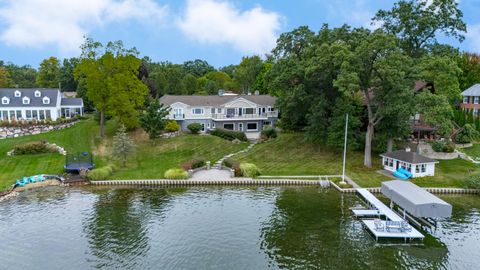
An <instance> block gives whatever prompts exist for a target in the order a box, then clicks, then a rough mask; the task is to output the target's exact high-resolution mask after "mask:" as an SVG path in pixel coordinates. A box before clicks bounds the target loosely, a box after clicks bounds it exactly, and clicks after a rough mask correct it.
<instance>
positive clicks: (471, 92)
mask: <svg viewBox="0 0 480 270" xmlns="http://www.w3.org/2000/svg"><path fill="white" fill-rule="evenodd" d="M462 96H480V83H477V84H474V85H472V86H471V87H470V88H468V89H467V90H465V91H463V92H462Z"/></svg>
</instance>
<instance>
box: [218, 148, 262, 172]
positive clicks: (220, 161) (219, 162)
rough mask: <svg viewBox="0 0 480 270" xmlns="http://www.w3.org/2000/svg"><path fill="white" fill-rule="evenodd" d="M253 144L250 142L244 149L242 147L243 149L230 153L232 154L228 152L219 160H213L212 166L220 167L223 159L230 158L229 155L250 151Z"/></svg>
mask: <svg viewBox="0 0 480 270" xmlns="http://www.w3.org/2000/svg"><path fill="white" fill-rule="evenodd" d="M254 145H255V143H251V144H249V145H248V147H247V148H245V149H243V150H240V151H238V152H235V153H232V154H228V155H226V156H224V157H222V158H221V159H220V160H218V161H217V162H215V166H214V167H215V168H220V167H221V166H222V163H223V161H224V160H225V159H227V158H231V157H233V156H235V155H238V154H241V153H245V152H248V151H250V149H252V148H253V146H254Z"/></svg>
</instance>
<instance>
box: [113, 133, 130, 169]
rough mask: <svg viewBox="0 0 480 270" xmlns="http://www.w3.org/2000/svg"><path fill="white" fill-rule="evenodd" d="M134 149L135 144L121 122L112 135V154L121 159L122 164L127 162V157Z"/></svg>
mask: <svg viewBox="0 0 480 270" xmlns="http://www.w3.org/2000/svg"><path fill="white" fill-rule="evenodd" d="M134 151H135V144H134V142H133V140H132V139H130V137H128V134H127V129H126V128H125V126H124V125H123V124H122V125H120V128H119V129H118V130H117V133H116V134H115V136H114V137H113V154H114V156H115V157H117V158H118V159H120V160H121V161H122V166H123V167H125V165H126V164H127V157H128V156H129V155H130V154H132V153H133V152H134Z"/></svg>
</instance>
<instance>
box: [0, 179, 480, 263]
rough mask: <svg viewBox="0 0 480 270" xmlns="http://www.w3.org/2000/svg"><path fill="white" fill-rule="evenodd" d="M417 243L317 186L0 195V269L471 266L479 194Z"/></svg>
mask: <svg viewBox="0 0 480 270" xmlns="http://www.w3.org/2000/svg"><path fill="white" fill-rule="evenodd" d="M444 199H445V200H447V201H449V202H450V203H452V204H453V207H454V215H453V217H452V218H451V219H448V220H442V221H441V222H440V227H439V228H438V229H437V231H436V232H434V234H433V236H428V237H427V238H426V239H425V241H424V242H423V244H421V245H402V244H398V243H397V244H392V243H388V242H387V243H376V242H375V241H374V240H372V238H371V237H370V236H369V235H368V233H367V232H366V231H364V230H363V229H362V226H361V224H360V222H359V221H357V220H355V219H353V218H352V216H351V213H350V211H349V207H351V206H353V205H355V204H357V203H358V202H359V199H358V198H357V197H356V196H353V195H348V196H345V195H343V196H342V195H341V194H339V193H338V192H336V191H334V190H328V191H325V190H322V189H319V188H303V187H302V188H292V187H265V188H228V187H224V188H200V187H199V188H188V189H187V188H185V189H120V188H108V189H107V188H93V187H88V188H61V187H54V188H46V189H42V190H37V191H27V192H23V193H21V195H20V196H18V197H16V198H13V199H10V200H7V201H4V202H1V203H0V269H96V268H98V269H229V270H233V269H478V267H479V265H480V197H478V196H477V197H474V196H463V197H460V196H457V197H452V196H447V197H444Z"/></svg>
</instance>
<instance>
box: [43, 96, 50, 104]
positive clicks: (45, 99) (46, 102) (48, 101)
mask: <svg viewBox="0 0 480 270" xmlns="http://www.w3.org/2000/svg"><path fill="white" fill-rule="evenodd" d="M42 102H43V104H50V98H49V97H43V99H42Z"/></svg>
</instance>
